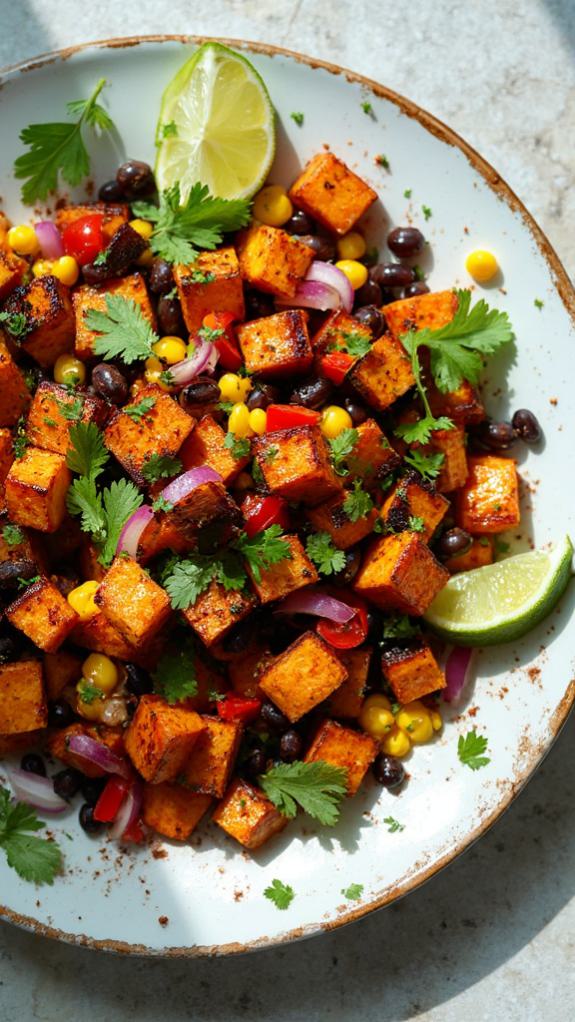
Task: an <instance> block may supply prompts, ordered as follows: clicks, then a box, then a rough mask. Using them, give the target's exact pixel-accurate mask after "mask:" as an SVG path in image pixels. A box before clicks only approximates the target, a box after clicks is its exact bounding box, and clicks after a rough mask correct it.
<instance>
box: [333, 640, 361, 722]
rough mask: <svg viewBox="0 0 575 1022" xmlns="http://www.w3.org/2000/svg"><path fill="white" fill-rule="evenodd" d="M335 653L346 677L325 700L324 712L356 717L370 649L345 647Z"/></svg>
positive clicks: (358, 712) (338, 715)
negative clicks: (344, 670)
mask: <svg viewBox="0 0 575 1022" xmlns="http://www.w3.org/2000/svg"><path fill="white" fill-rule="evenodd" d="M337 655H338V659H339V660H341V662H342V664H343V666H344V667H345V669H346V671H347V678H346V680H345V681H344V682H343V683H342V684H341V685H340V686H339V688H336V690H335V692H334V693H333V694H332V695H331V696H330V697H329V699H328V700H327V703H326V712H327V713H329V715H330V717H336V718H338V719H339V718H341V719H343V720H346V719H349V720H353V719H357V718H358V717H359V714H360V712H361V707H362V705H363V699H364V691H365V685H366V682H367V674H368V671H369V662H370V660H371V655H372V650H371V649H347V650H341V651H340V652H338V654H337Z"/></svg>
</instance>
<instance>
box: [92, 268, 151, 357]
mask: <svg viewBox="0 0 575 1022" xmlns="http://www.w3.org/2000/svg"><path fill="white" fill-rule="evenodd" d="M106 295H119V296H120V297H121V298H125V299H126V300H127V301H133V302H135V303H136V305H139V306H140V308H141V310H142V314H143V316H144V317H145V319H147V320H148V322H149V323H150V324H151V325H152V326H153V327H155V325H156V317H155V315H154V310H153V308H152V304H151V302H150V298H149V296H148V291H147V288H146V284H145V282H144V278H143V277H142V275H141V273H132V274H130V276H129V277H120V278H118V279H115V280H108V281H106V283H105V284H100V285H98V286H96V287H94V286H92V285H91V284H84V285H82V287H79V288H77V289H76V290H75V291H74V294H73V302H74V314H75V322H76V340H75V343H74V350H75V353H76V355H77V357H78V358H81V359H88V358H94V357H95V356H96V352H95V347H94V346H95V343H96V338H97V337H98V334H97V332H96V331H94V330H91V329H90V328H89V326H88V325H87V323H86V318H85V317H86V313H87V312H88V311H89V310H90V309H95V310H96V311H99V312H105V311H106Z"/></svg>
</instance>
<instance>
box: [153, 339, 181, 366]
mask: <svg viewBox="0 0 575 1022" xmlns="http://www.w3.org/2000/svg"><path fill="white" fill-rule="evenodd" d="M152 351H153V352H154V355H157V357H158V358H159V359H161V360H162V362H167V364H168V365H169V366H174V365H176V363H177V362H182V361H183V359H185V357H186V351H187V348H186V344H185V342H184V341H183V340H182V338H181V337H160V340H159V341H156V343H155V344H153V345H152Z"/></svg>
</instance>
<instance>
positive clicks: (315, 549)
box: [305, 532, 345, 575]
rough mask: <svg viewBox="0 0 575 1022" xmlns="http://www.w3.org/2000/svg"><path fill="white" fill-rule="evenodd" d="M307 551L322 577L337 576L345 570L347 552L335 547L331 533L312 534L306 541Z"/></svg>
mask: <svg viewBox="0 0 575 1022" xmlns="http://www.w3.org/2000/svg"><path fill="white" fill-rule="evenodd" d="M305 549H306V553H307V555H308V557H309V558H310V560H312V561H313V563H314V564H315V565H316V566H317V567H318V569H319V570H320V571H321V573H322V575H335V574H337V572H338V571H341V570H342V569H343V568H345V552H344V551H343V550H338V549H337V547H335V546H334V545H333V543H332V539H331V536H330V534H329V532H314V533H312V535H311V536H308V538H307V540H306V544H305Z"/></svg>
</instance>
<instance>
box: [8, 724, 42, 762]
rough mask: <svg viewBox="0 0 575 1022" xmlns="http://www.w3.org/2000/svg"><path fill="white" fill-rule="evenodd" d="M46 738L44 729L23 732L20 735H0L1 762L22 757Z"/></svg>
mask: <svg viewBox="0 0 575 1022" xmlns="http://www.w3.org/2000/svg"><path fill="white" fill-rule="evenodd" d="M43 737H44V729H43V728H39V729H38V730H37V731H23V732H22V733H21V734H18V735H0V760H2V759H7V758H8V757H9V756H18V755H19V756H21V755H22V754H23V753H25V752H27V750H28V749H32V748H33V747H34V746H35V745H38V743H39V742H40V741H41V739H42V738H43Z"/></svg>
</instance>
